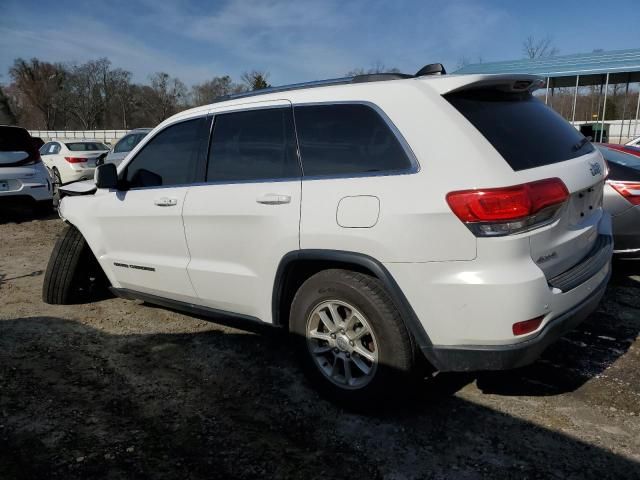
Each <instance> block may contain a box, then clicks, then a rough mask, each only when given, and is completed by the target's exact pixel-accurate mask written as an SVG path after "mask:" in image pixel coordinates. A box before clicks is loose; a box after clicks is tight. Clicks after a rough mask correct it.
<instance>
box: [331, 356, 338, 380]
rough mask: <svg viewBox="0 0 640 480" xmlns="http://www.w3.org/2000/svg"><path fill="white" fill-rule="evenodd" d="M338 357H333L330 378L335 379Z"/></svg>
mask: <svg viewBox="0 0 640 480" xmlns="http://www.w3.org/2000/svg"><path fill="white" fill-rule="evenodd" d="M338 363H339V362H338V356H337V355H335V354H334V355H333V365H331V376H332V377H334V378H335V376H336V375H337V373H338Z"/></svg>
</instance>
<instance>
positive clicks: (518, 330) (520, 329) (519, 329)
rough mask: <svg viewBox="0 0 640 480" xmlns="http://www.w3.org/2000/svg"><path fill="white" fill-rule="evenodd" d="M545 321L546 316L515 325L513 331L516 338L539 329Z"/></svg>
mask: <svg viewBox="0 0 640 480" xmlns="http://www.w3.org/2000/svg"><path fill="white" fill-rule="evenodd" d="M542 320H544V316H542V317H538V318H533V319H531V320H525V321H524V322H518V323H514V324H513V326H512V327H511V331H512V332H513V334H514V335H515V336H518V335H525V334H527V333H531V332H533V331H535V330H537V329H538V327H539V326H540V324H541V323H542Z"/></svg>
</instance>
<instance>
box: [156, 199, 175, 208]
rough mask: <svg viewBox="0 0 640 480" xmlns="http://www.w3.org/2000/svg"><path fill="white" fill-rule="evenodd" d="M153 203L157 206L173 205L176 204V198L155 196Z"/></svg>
mask: <svg viewBox="0 0 640 480" xmlns="http://www.w3.org/2000/svg"><path fill="white" fill-rule="evenodd" d="M153 203H155V204H156V205H157V206H159V207H173V206H174V205H177V204H178V199H177V198H168V197H162V198H156V199H155V200H154V201H153Z"/></svg>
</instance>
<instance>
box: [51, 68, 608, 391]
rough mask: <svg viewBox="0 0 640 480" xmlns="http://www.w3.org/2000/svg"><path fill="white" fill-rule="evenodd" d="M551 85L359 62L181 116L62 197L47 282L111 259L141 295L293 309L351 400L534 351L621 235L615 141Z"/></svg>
mask: <svg viewBox="0 0 640 480" xmlns="http://www.w3.org/2000/svg"><path fill="white" fill-rule="evenodd" d="M385 80H388V81H385ZM539 84H540V82H539V81H538V80H537V79H536V78H535V77H531V76H526V75H509V76H491V75H467V76H447V75H423V76H419V75H417V76H409V75H382V76H381V75H375V76H359V77H355V78H353V79H342V80H336V81H333V82H331V81H328V82H326V83H314V84H312V85H302V86H291V87H285V88H281V89H272V90H267V91H263V92H254V93H252V94H250V95H244V96H240V97H236V98H232V99H229V100H226V101H221V102H219V103H214V104H212V105H208V106H205V107H199V108H195V109H192V110H189V111H186V112H183V113H180V114H177V115H175V116H173V117H171V118H170V119H168V120H166V121H164V122H163V123H162V124H161V125H159V126H158V127H156V128H155V129H154V130H153V131H152V132H151V133H150V134H149V135H148V136H147V137H146V138H145V139H144V140H143V141H142V142H141V143H140V144H139V145H138V146H137V147H136V148H135V149H134V150H133V151H132V152H131V154H130V155H129V156H128V157H127V159H126V161H125V162H123V164H122V165H120V167H119V168H118V169H117V171H116V168H115V166H114V165H109V164H106V165H103V166H100V167H99V168H98V170H97V172H96V187H97V188H96V189H95V192H93V191H91V192H88V193H90V196H77V192H76V196H70V197H65V198H64V200H63V202H62V204H61V207H60V215H61V217H62V218H63V219H64V220H65V221H66V222H67V223H68V224H69V228H68V229H67V230H66V232H65V234H64V235H63V236H62V238H61V239H60V240H59V241H58V243H57V245H56V247H55V248H54V251H53V254H52V257H51V260H50V262H49V266H48V268H47V272H46V276H45V281H44V292H43V294H44V300H45V301H46V302H49V303H66V302H71V301H78V300H80V299H82V298H83V296H85V298H86V294H87V292H88V291H89V290H90V287H89V286H88V285H89V284H90V279H95V278H97V277H99V276H100V270H101V271H103V272H104V274H105V275H106V280H108V282H109V284H110V286H111V289H112V291H113V292H114V293H115V294H117V295H119V296H122V297H126V298H137V299H143V300H145V301H147V302H150V303H156V304H159V305H164V306H168V307H172V308H175V309H181V310H184V311H187V312H194V313H197V314H201V315H216V314H220V313H224V314H229V315H233V316H236V317H240V318H243V319H250V320H255V321H258V322H266V323H269V324H274V325H277V326H281V327H284V328H287V329H289V331H291V332H292V333H293V334H294V338H295V339H297V340H299V342H298V343H299V345H300V346H301V352H302V358H303V359H304V364H305V365H306V367H307V371H308V372H310V375H311V378H312V379H314V380H315V381H317V382H318V383H319V384H320V385H321V386H322V387H323V391H325V392H328V393H330V394H332V395H333V396H334V397H339V398H340V399H342V400H346V401H356V402H358V401H371V399H372V398H374V397H375V396H376V395H384V394H385V392H389V391H391V390H389V388H390V385H391V384H392V382H395V381H397V380H399V379H402V378H404V379H406V378H408V377H411V376H412V373H414V372H415V371H416V370H417V369H416V366H417V365H422V364H425V363H428V365H429V366H430V367H431V368H432V369H433V370H439V371H466V370H487V369H506V368H513V367H518V366H521V365H525V364H527V363H530V362H532V361H534V360H535V359H536V358H537V356H538V355H539V354H540V353H541V352H542V350H543V349H544V348H545V347H546V346H547V345H548V344H549V343H551V342H552V341H554V340H555V339H557V338H558V337H559V336H561V335H562V334H563V333H565V332H566V331H567V330H568V329H570V328H572V327H573V326H575V325H576V324H577V323H578V322H580V321H581V320H583V319H584V318H585V317H586V316H587V315H588V314H590V313H591V312H592V311H593V310H594V309H595V308H596V306H597V305H598V302H599V300H600V298H601V297H602V295H603V292H604V290H605V286H606V284H607V281H608V278H609V275H610V259H611V253H612V240H611V225H610V220H609V217H608V216H607V215H606V214H605V213H604V212H603V210H602V206H601V205H602V190H603V182H604V176H605V173H606V172H605V164H604V162H603V159H602V156H601V155H600V153H599V152H598V151H597V150H596V149H594V148H593V146H592V145H591V144H590V143H589V142H588V141H587V140H586V139H585V138H584V137H583V136H582V135H581V134H580V133H579V132H577V131H576V130H575V129H574V128H572V127H571V125H569V124H568V123H567V122H565V121H564V120H563V119H562V118H561V117H560V116H559V115H557V114H556V113H554V112H553V111H552V110H551V109H549V108H547V107H546V106H545V105H544V104H542V103H541V102H540V101H538V100H536V99H534V98H533V96H532V94H531V91H532V90H533V89H535V88H536V87H538V86H539ZM93 257H95V259H96V260H97V262H92V259H93ZM98 267H99V268H98ZM420 352H422V354H423V355H418V353H420ZM423 359H426V360H427V362H424V361H423Z"/></svg>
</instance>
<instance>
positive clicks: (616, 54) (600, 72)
mask: <svg viewBox="0 0 640 480" xmlns="http://www.w3.org/2000/svg"><path fill="white" fill-rule="evenodd" d="M454 73H456V74H468V73H485V74H492V73H530V74H534V75H539V76H541V77H546V78H549V80H550V84H549V86H550V87H551V88H556V87H575V86H576V79H577V77H578V76H579V85H580V86H587V85H600V84H602V83H605V82H604V76H606V75H607V74H609V82H608V83H609V84H613V83H627V82H640V48H636V49H631V50H616V51H610V52H592V53H578V54H574V55H562V56H553V57H546V58H536V59H522V60H508V61H502V62H490V63H475V64H471V65H466V66H464V67H462V68H460V69H459V70H457V71H455V72H454Z"/></svg>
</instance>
